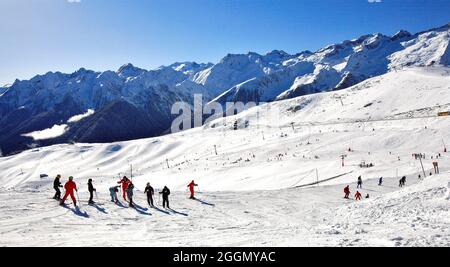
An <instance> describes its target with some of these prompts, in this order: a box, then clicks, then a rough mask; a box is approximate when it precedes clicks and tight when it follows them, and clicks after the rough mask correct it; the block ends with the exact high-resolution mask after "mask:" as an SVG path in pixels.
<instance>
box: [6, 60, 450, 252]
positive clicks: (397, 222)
mask: <svg viewBox="0 0 450 267" xmlns="http://www.w3.org/2000/svg"><path fill="white" fill-rule="evenodd" d="M449 74H450V70H449V69H448V68H413V69H406V70H403V71H398V72H391V73H388V74H386V75H382V76H379V77H375V78H372V79H369V80H367V81H365V82H363V83H361V84H358V85H355V86H353V87H351V88H349V89H346V90H342V91H336V92H328V93H321V94H315V95H310V96H304V97H300V98H295V99H291V100H286V101H280V102H275V103H270V104H267V105H264V106H260V107H256V108H253V109H250V110H248V111H246V112H243V113H241V114H239V115H236V116H234V117H228V118H226V119H220V120H216V121H214V122H211V123H209V124H207V125H205V126H204V127H202V128H196V129H192V130H189V131H186V132H182V133H178V134H173V135H168V136H163V137H158V138H151V139H142V140H136V141H130V142H118V143H113V144H74V145H56V146H51V147H45V148H38V149H30V150H28V151H25V152H23V153H20V154H18V155H15V156H10V157H4V158H0V184H1V187H0V188H1V189H0V199H1V203H2V205H1V206H0V222H1V223H0V245H4V246H39V245H46V246H47V245H48V246H69V245H75V246H85V245H92V246H122V245H126V246H131V245H137V246H153V245H155V246H173V245H175V246H178V245H183V246H184V245H189V246H209V245H214V246H286V245H287V246H296V245H302V246H321V245H326V246H329V245H330V246H348V245H355V246H360V245H364V246H366V245H369V246H378V245H382V246H415V245H418V246H428V245H432V246H434V245H435V246H446V245H449V244H450V242H449V240H450V235H449V232H448V230H447V229H448V227H449V221H448V218H450V217H449V216H448V215H449V214H448V212H449V211H448V210H449V207H450V206H449V203H448V201H447V200H446V199H445V194H446V193H447V190H448V189H447V184H448V182H449V181H450V173H449V171H450V169H449V168H448V166H449V163H450V155H449V154H448V153H443V152H444V151H443V150H444V143H450V131H449V130H450V123H449V122H450V120H449V118H448V117H438V116H437V114H438V112H441V111H448V110H449V109H450V75H449ZM274 110H275V111H277V112H275V113H274V112H273V111H274ZM277 113H278V114H279V115H278V116H275V115H273V114H277ZM236 120H237V121H242V122H245V121H248V123H247V125H248V127H245V126H244V125H245V123H243V124H242V128H241V129H239V130H233V125H234V122H235V121H236ZM292 123H294V125H293V126H294V127H292ZM214 146H216V148H217V155H216V153H215V148H214ZM349 148H351V149H352V151H351V152H349V150H348V149H349ZM413 153H425V154H426V159H425V160H423V164H424V168H425V171H426V173H427V176H428V174H429V172H430V171H431V169H432V162H433V161H435V159H431V156H433V157H434V158H435V157H436V156H437V155H438V154H439V153H441V154H442V155H441V157H440V158H439V159H438V162H439V165H440V168H441V173H442V174H441V175H439V176H436V175H433V176H432V177H431V178H427V179H426V180H424V181H419V180H418V175H419V174H421V175H422V176H423V173H422V168H421V165H420V162H419V161H417V160H414V158H413V157H412V154H413ZM342 155H345V166H344V167H343V166H342V162H341V156H342ZM362 161H364V162H366V163H372V164H374V167H373V168H360V167H359V164H360V163H361V162H362ZM131 166H132V168H133V182H134V184H135V185H136V187H137V189H138V192H136V194H137V199H136V202H137V203H138V204H139V205H140V206H142V209H137V210H135V209H129V208H125V207H121V206H117V205H114V204H113V203H110V202H108V193H107V192H108V191H107V189H108V188H109V187H110V186H113V185H115V184H116V182H117V181H118V180H119V177H120V176H123V175H124V174H125V175H128V176H130V172H131ZM41 174H47V175H49V177H47V178H40V175H41ZM56 174H61V175H62V176H63V177H64V178H63V182H65V180H66V178H67V177H68V176H70V175H72V176H74V177H75V182H77V183H78V184H79V186H80V189H81V190H80V197H81V198H82V199H83V200H85V201H86V200H87V192H86V191H87V185H86V184H87V179H88V178H93V179H94V185H95V186H96V188H97V189H98V191H99V193H100V194H99V196H100V199H99V202H100V203H102V204H103V205H102V206H98V207H90V206H86V203H84V206H83V207H82V208H81V212H77V211H75V210H70V209H65V208H61V207H58V206H57V203H55V202H54V201H53V200H51V199H50V198H51V197H52V195H53V192H52V190H51V187H52V182H53V178H54V176H56ZM360 175H361V176H362V178H363V180H364V189H363V190H361V193H362V194H363V196H365V195H366V194H370V196H371V198H370V199H369V200H364V201H363V202H361V203H354V202H353V201H348V202H349V203H347V201H344V200H343V199H342V197H343V193H342V189H343V187H344V186H345V185H347V184H350V185H351V189H352V192H353V193H354V192H355V191H356V184H355V181H356V178H357V177H358V176H360ZM397 175H399V176H403V175H406V176H407V177H408V185H411V186H410V187H407V188H405V189H402V190H400V189H399V188H398V178H397ZM380 176H383V177H385V185H384V186H382V187H379V186H378V185H377V182H378V178H379V177H380ZM192 179H195V181H196V182H197V183H198V184H199V185H200V188H199V189H200V191H201V192H202V193H201V194H200V195H199V198H200V199H201V200H202V202H198V201H192V200H188V199H187V192H186V186H187V184H188V183H189V182H190V181H191V180H192ZM317 181H319V182H320V181H325V182H320V183H319V184H317V185H314V186H308V185H310V184H312V183H316V182H317ZM147 182H151V183H152V185H153V186H154V187H155V188H157V189H161V188H162V187H163V186H165V185H167V186H168V187H169V188H170V189H171V190H172V192H173V193H172V196H171V201H172V207H173V208H174V209H175V210H176V212H173V211H170V212H169V214H167V213H166V211H163V210H154V209H148V210H145V207H146V204H145V203H146V202H145V200H144V196H143V189H144V187H145V184H146V183H147ZM122 202H123V201H122ZM124 204H125V203H124Z"/></svg>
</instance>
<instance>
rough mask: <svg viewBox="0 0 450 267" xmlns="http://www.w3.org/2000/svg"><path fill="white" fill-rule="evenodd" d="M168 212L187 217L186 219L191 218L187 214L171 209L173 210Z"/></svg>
mask: <svg viewBox="0 0 450 267" xmlns="http://www.w3.org/2000/svg"><path fill="white" fill-rule="evenodd" d="M168 210H170V211H171V212H173V213H175V214H178V215H182V216H186V217H187V216H189V214H187V213H183V212H179V211H176V210H174V209H171V208H168Z"/></svg>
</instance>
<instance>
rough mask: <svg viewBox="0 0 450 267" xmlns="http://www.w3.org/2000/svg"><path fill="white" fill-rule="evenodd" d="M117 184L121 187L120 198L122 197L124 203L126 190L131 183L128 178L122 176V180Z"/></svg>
mask: <svg viewBox="0 0 450 267" xmlns="http://www.w3.org/2000/svg"><path fill="white" fill-rule="evenodd" d="M117 183H118V184H121V185H122V196H123V199H124V200H125V201H127V189H128V186H129V185H130V183H131V181H130V180H128V178H127V177H126V176H124V177H123V178H122V180H120V181H119V182H117Z"/></svg>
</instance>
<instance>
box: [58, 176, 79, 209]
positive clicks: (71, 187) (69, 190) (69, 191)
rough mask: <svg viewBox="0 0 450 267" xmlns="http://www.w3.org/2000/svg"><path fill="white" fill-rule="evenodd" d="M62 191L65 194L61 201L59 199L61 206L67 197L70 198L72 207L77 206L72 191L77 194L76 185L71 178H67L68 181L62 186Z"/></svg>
mask: <svg viewBox="0 0 450 267" xmlns="http://www.w3.org/2000/svg"><path fill="white" fill-rule="evenodd" d="M64 189H66V194H65V195H64V197H63V199H61V202H60V204H61V206H62V205H64V202H65V201H66V199H67V197H69V196H70V197H71V198H72V201H73V205H75V206H76V205H77V200H76V198H75V194H74V190H75V191H77V192H78V189H77V185H76V184H75V182H74V181H73V177H72V176H70V177H69V181H68V182H67V183H66V184H65V185H64Z"/></svg>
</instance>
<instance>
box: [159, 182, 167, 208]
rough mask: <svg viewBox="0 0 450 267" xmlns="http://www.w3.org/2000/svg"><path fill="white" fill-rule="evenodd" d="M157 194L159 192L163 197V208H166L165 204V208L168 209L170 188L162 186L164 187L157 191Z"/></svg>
mask: <svg viewBox="0 0 450 267" xmlns="http://www.w3.org/2000/svg"><path fill="white" fill-rule="evenodd" d="M159 194H161V195H162V197H163V208H166V204H167V208H168V209H170V206H169V195H170V189H169V188H167V186H164V189H163V190H162V191H161V192H159Z"/></svg>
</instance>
